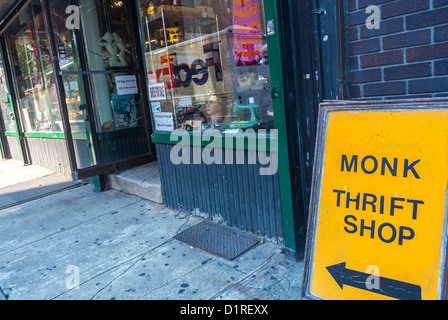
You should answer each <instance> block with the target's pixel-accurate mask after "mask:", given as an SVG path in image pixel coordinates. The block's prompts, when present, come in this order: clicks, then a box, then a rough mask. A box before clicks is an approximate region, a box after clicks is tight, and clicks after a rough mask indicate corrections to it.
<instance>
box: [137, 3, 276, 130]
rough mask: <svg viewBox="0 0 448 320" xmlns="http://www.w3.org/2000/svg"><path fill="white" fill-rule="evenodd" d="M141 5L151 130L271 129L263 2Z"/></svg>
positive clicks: (271, 113)
mask: <svg viewBox="0 0 448 320" xmlns="http://www.w3.org/2000/svg"><path fill="white" fill-rule="evenodd" d="M139 2H140V11H141V19H142V27H143V30H142V31H143V33H144V35H145V59H146V66H147V71H148V83H149V93H150V99H151V109H152V112H153V116H154V123H155V128H156V130H161V131H173V130H179V129H186V130H189V131H191V130H195V129H199V128H200V129H202V130H205V129H208V128H217V129H220V130H222V131H228V130H238V129H242V130H246V129H249V128H251V129H272V128H273V126H274V117H273V116H274V115H273V109H272V100H271V94H270V90H271V85H270V76H269V61H268V50H267V42H266V32H265V29H264V26H265V22H264V13H263V1H262V0H140V1H139ZM171 120H172V123H173V125H171V124H170V123H171Z"/></svg>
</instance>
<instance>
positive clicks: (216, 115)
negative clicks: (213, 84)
mask: <svg viewBox="0 0 448 320" xmlns="http://www.w3.org/2000/svg"><path fill="white" fill-rule="evenodd" d="M205 109H206V110H207V115H208V116H209V118H210V121H209V124H210V125H211V127H212V128H213V127H219V124H220V123H222V121H223V120H224V116H223V114H222V106H221V103H220V100H219V98H218V97H217V96H213V95H211V96H210V97H209V99H208V102H207V105H206V107H205Z"/></svg>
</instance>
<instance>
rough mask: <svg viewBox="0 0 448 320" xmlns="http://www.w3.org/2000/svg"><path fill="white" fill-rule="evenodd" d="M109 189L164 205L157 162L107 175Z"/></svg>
mask: <svg viewBox="0 0 448 320" xmlns="http://www.w3.org/2000/svg"><path fill="white" fill-rule="evenodd" d="M107 182H108V186H109V188H111V189H113V190H117V191H121V192H124V193H127V194H131V195H135V196H138V197H141V198H143V199H146V200H150V201H153V202H156V203H159V204H163V200H162V186H161V182H160V173H159V167H158V164H157V162H152V163H148V164H145V165H142V166H139V167H136V168H133V169H128V170H125V171H123V172H119V173H115V174H109V175H107Z"/></svg>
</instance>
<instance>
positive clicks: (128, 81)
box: [115, 75, 138, 96]
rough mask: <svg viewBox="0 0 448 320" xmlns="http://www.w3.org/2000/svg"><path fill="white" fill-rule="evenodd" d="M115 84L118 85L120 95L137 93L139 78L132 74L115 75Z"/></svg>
mask: <svg viewBox="0 0 448 320" xmlns="http://www.w3.org/2000/svg"><path fill="white" fill-rule="evenodd" d="M115 84H116V86H117V94H118V95H120V96H121V95H127V94H137V93H138V87H137V78H136V77H135V76H134V75H131V76H117V77H115Z"/></svg>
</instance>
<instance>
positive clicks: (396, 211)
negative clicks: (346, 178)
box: [333, 155, 425, 246]
mask: <svg viewBox="0 0 448 320" xmlns="http://www.w3.org/2000/svg"><path fill="white" fill-rule="evenodd" d="M361 159H362V160H361ZM420 162H421V160H419V159H418V160H415V161H412V160H409V159H401V160H400V159H398V158H394V159H388V158H385V157H383V158H381V159H378V158H376V157H374V156H371V155H369V156H366V157H363V158H361V157H359V156H358V155H354V156H351V157H348V156H347V155H342V157H341V172H345V173H349V174H365V175H366V176H370V175H373V174H378V175H381V176H392V177H398V178H401V177H403V178H405V179H414V180H420V179H421V174H420V173H419V170H418V164H419V163H420ZM333 194H334V195H335V204H336V207H337V208H342V209H346V210H347V211H350V212H351V213H353V214H348V215H346V216H345V217H344V231H345V232H346V233H348V234H358V235H359V236H360V237H370V238H371V239H379V240H380V241H381V242H383V243H387V244H389V243H396V244H398V245H399V246H403V245H405V243H406V241H411V240H413V239H414V238H415V236H416V234H415V231H414V229H413V228H412V227H409V226H396V225H394V224H393V223H389V222H385V223H379V222H378V221H377V220H375V219H367V218H366V217H363V219H360V218H359V217H357V216H356V215H355V212H356V211H358V212H367V213H373V214H380V215H382V216H389V217H395V216H398V215H405V216H406V217H408V218H409V221H410V222H411V221H417V220H418V218H419V217H420V214H419V213H420V211H421V209H422V207H423V206H424V205H425V202H424V201H422V200H420V199H411V198H409V199H406V198H404V197H400V196H397V194H394V195H392V196H390V195H383V194H373V193H368V192H359V190H347V189H346V188H345V187H344V188H341V189H334V190H333Z"/></svg>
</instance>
